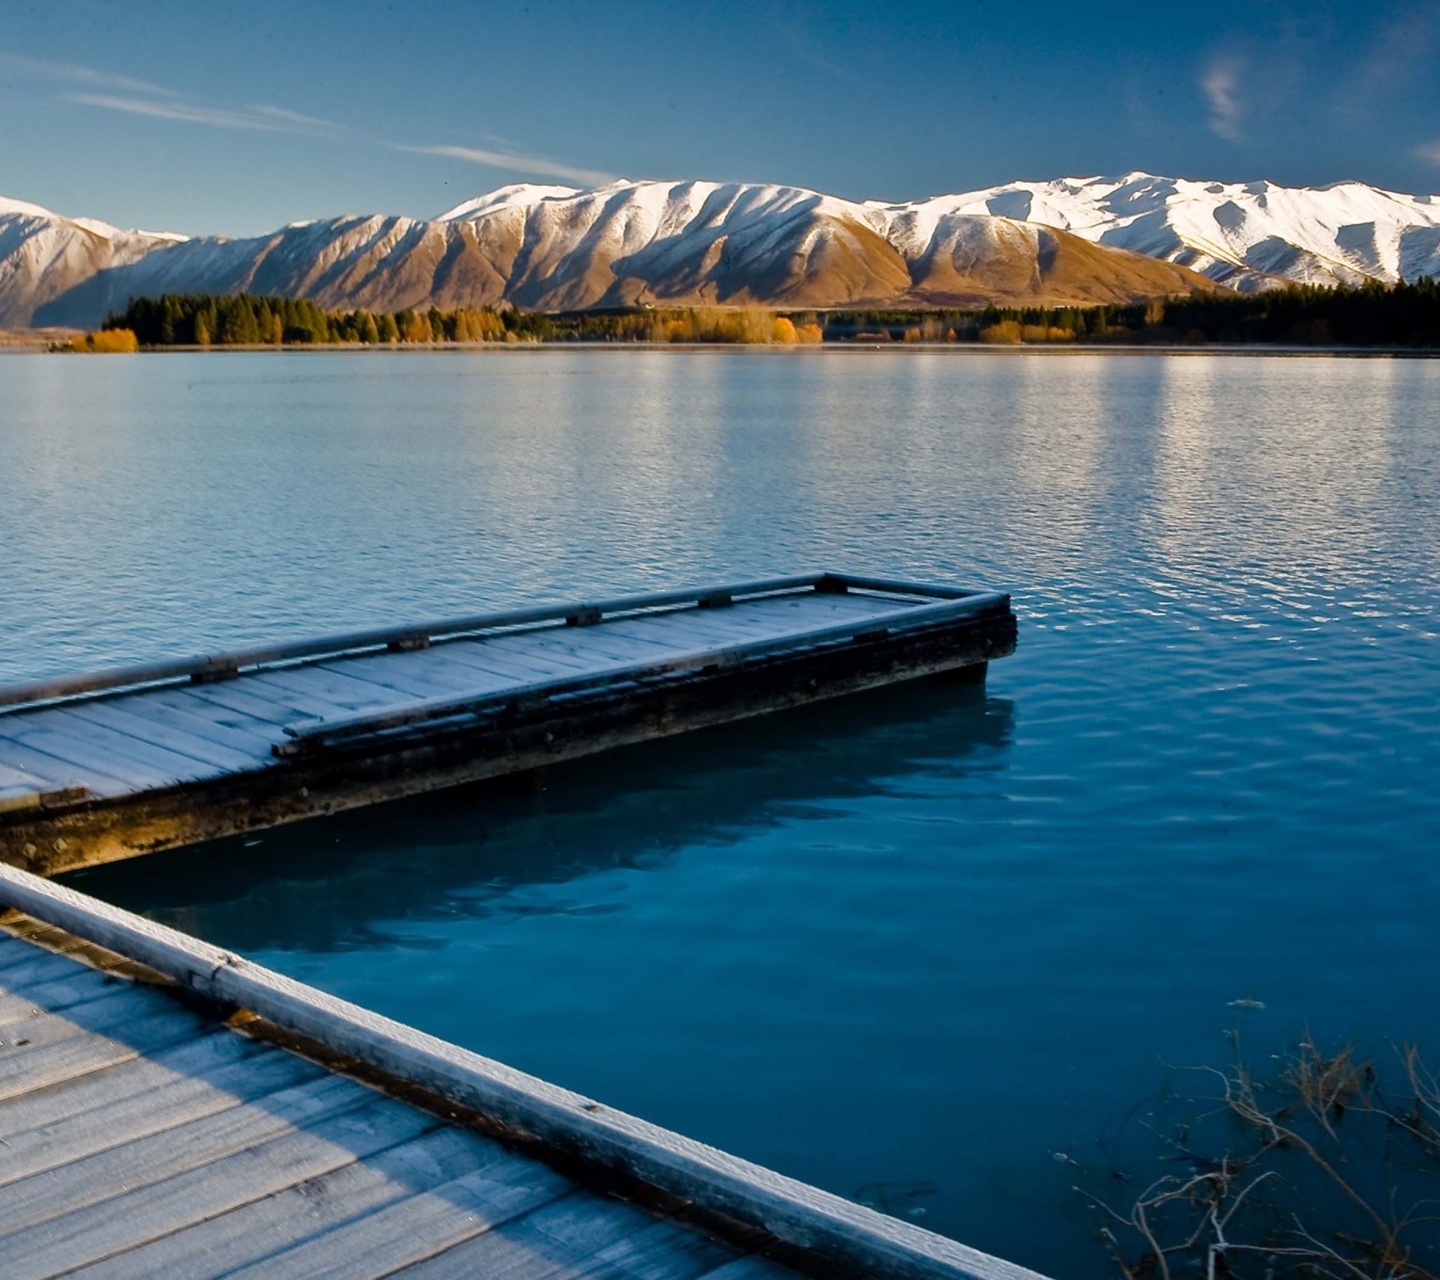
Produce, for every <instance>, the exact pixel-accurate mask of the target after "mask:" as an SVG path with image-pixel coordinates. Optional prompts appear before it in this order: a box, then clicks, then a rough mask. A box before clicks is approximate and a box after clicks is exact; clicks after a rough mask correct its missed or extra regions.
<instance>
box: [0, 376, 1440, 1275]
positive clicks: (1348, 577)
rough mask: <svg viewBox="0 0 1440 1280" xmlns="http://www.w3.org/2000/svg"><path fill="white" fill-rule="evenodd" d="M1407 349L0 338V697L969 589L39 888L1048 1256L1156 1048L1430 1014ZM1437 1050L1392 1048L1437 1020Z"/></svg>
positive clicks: (1421, 424)
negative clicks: (995, 598)
mask: <svg viewBox="0 0 1440 1280" xmlns="http://www.w3.org/2000/svg"><path fill="white" fill-rule="evenodd" d="M1437 406H1440V364H1436V363H1434V362H1427V361H1387V360H1364V361H1360V360H1335V359H1286V358H1272V357H1265V358H1256V359H1243V360H1242V359H1226V358H1221V357H1214V356H1186V357H1153V356H1146V355H1129V354H1127V355H1115V356H1107V357H1098V356H1085V355H1066V356H1063V357H1056V358H1048V357H1039V358H1031V357H1027V356H1023V355H1022V356H1020V357H1018V358H1016V357H1012V356H1010V355H996V354H990V353H976V352H958V351H957V352H932V353H916V352H895V353H886V352H863V351H852V352H833V351H826V352H805V353H779V352H760V353H741V352H734V353H725V354H714V353H701V352H674V353H671V352H649V353H641V352H606V351H600V352H575V351H562V350H547V351H543V352H517V353H505V354H494V355H477V354H467V353H450V352H446V353H412V354H404V355H388V354H385V353H369V354H356V355H344V354H339V353H304V354H301V353H282V354H275V353H254V354H246V355H237V354H228V355H223V356H218V357H217V356H203V355H175V356H166V357H157V358H154V359H149V358H145V359H140V360H129V361H125V360H113V361H107V360H90V361H86V360H60V359H46V358H39V357H36V358H28V357H17V358H13V359H5V360H0V547H3V548H4V550H5V554H6V572H5V574H4V575H3V576H0V619H3V622H4V625H3V627H0V679H11V678H23V677H28V676H38V675H42V674H44V673H46V672H49V671H54V670H58V669H65V668H70V667H73V666H76V665H79V664H83V663H91V662H98V661H122V660H131V659H143V658H152V657H156V656H159V655H163V654H168V653H173V652H175V651H176V650H190V649H194V648H199V647H202V646H210V645H215V644H225V643H233V642H238V641H248V640H254V639H257V638H265V637H270V636H285V635H296V634H302V633H310V632H315V631H318V630H328V629H337V628H344V627H350V626H361V625H369V624H374V623H376V622H380V621H390V620H393V619H395V618H397V617H403V618H414V617H417V616H423V615H427V614H441V615H444V614H449V613H454V612H457V611H461V610H464V611H470V610H475V609H478V608H481V607H485V606H488V605H497V606H498V605H502V604H505V603H510V602H514V601H519V600H533V599H536V598H556V597H562V598H563V597H567V596H574V595H576V594H587V593H590V592H592V591H597V590H605V591H610V590H624V589H631V588H643V587H647V586H652V585H655V584H658V583H667V584H673V583H675V582H677V581H703V580H706V579H711V580H714V579H716V578H720V577H730V576H732V575H741V576H749V575H750V574H768V573H773V572H790V571H794V570H795V569H797V568H800V567H804V568H811V567H816V566H827V565H833V566H836V567H840V568H851V567H854V568H861V569H873V570H876V571H881V572H886V573H890V574H894V575H910V576H915V577H921V578H934V579H937V580H941V581H959V582H962V583H967V584H968V583H984V584H987V585H992V586H996V587H1002V588H1009V589H1011V590H1012V591H1013V592H1014V593H1015V598H1016V607H1017V611H1018V612H1019V613H1020V615H1021V636H1020V649H1019V651H1018V653H1017V654H1016V655H1015V656H1014V657H1012V658H1009V659H1006V660H1005V661H1003V662H1000V663H997V664H995V666H994V668H993V669H992V671H991V676H990V683H989V686H988V689H987V690H985V691H983V692H977V691H976V690H974V689H964V688H955V687H945V686H931V685H922V686H916V687H914V688H913V689H907V690H901V691H889V692H885V693H881V694H878V695H875V696H872V697H867V698H865V699H857V700H855V701H853V702H849V703H841V704H836V705H834V706H828V707H816V708H810V709H807V710H805V711H804V712H797V713H794V714H789V715H786V716H781V717H770V718H765V719H763V720H757V721H754V722H751V723H748V724H737V725H734V726H731V727H729V728H726V729H723V730H719V731H715V732H708V733H705V734H698V735H694V736H692V737H687V738H684V739H681V740H677V741H673V742H666V743H659V744H651V745H649V746H646V747H641V748H635V749H633V750H627V751H624V752H618V753H615V754H614V755H613V756H607V757H603V758H600V759H596V760H593V761H588V762H586V761H582V762H577V763H575V764H573V765H569V766H566V767H564V768H560V769H555V770H553V771H551V772H550V773H548V774H547V775H546V777H545V779H544V783H545V789H544V790H540V791H531V792H520V791H516V790H514V789H513V788H512V789H511V790H510V791H508V792H507V791H505V790H503V789H497V788H494V787H491V788H476V789H472V790H470V791H466V792H463V793H457V794H455V795H453V796H449V797H444V798H441V797H435V798H431V799H429V800H424V801H415V802H410V803H406V804H401V805H396V806H393V807H391V808H388V809H377V810H370V811H367V812H366V813H364V814H362V815H352V816H350V817H342V818H337V819H334V820H327V821H324V822H315V823H310V824H306V825H304V826H297V827H295V828H292V829H289V830H286V831H282V832H273V833H267V834H265V835H263V836H261V837H258V840H259V843H250V842H249V841H245V840H236V841H228V842H222V843H220V844H215V845H209V846H206V847H204V848H202V849H198V850H192V851H189V852H187V853H184V854H180V853H176V854H171V855H165V856H163V857H157V858H154V859H151V860H149V861H140V862H136V863H132V864H129V865H122V866H117V867H112V868H108V869H102V870H98V871H95V872H92V873H88V874H86V875H84V876H82V877H78V880H79V882H80V883H83V884H84V885H85V886H86V887H88V888H91V889H94V890H96V891H99V892H102V893H103V894H105V895H107V896H110V897H112V898H114V899H116V900H117V901H122V902H124V903H126V904H127V905H131V906H136V907H140V908H142V909H145V910H148V911H150V912H152V913H153V914H155V915H156V916H158V917H160V918H162V919H166V920H171V921H174V922H176V923H179V924H181V925H182V926H184V927H187V928H191V929H194V930H195V931H196V932H199V933H201V934H203V935H205V936H207V937H209V938H212V939H213V940H214V941H216V942H218V943H221V944H223V945H228V946H233V947H236V948H238V949H240V950H242V951H248V952H250V953H252V954H254V955H255V956H256V957H257V958H258V959H260V960H262V961H263V962H265V963H269V964H272V965H274V966H276V967H277V968H280V969H282V970H284V971H286V972H290V973H293V974H295V975H297V976H299V977H301V978H304V979H306V980H308V981H312V982H315V983H317V984H318V985H320V986H322V987H324V988H326V989H328V990H331V991H334V992H337V993H338V994H341V995H343V996H345V997H347V998H350V999H353V1000H356V1001H358V1002H360V1003H362V1004H365V1005H367V1006H371V1007H374V1008H377V1009H380V1010H382V1011H384V1012H386V1013H389V1014H392V1015H394V1016H396V1017H399V1018H402V1019H404V1020H406V1021H409V1022H413V1023H415V1024H417V1025H419V1026H422V1027H424V1028H426V1029H427V1030H430V1031H433V1032H435V1033H436V1034H439V1035H442V1036H446V1037H448V1038H450V1039H453V1040H456V1041H458V1042H460V1043H463V1044H466V1045H469V1046H471V1047H472V1048H475V1049H477V1050H479V1051H481V1052H484V1053H488V1054H491V1055H494V1056H496V1057H498V1058H501V1059H503V1060H505V1061H509V1062H513V1063H515V1064H516V1065H518V1066H521V1067H524V1068H527V1069H529V1070H532V1071H535V1072H537V1073H539V1074H541V1075H544V1076H546V1077H548V1078H552V1079H555V1080H559V1081H561V1082H563V1083H566V1084H569V1085H572V1086H574V1087H576V1088H579V1089H581V1090H583V1091H585V1092H588V1093H591V1094H593V1095H595V1096H598V1097H600V1098H603V1099H604V1100H606V1101H607V1102H610V1103H612V1104H614V1105H617V1106H621V1107H625V1108H628V1109H630V1110H633V1111H636V1112H639V1113H641V1114H643V1115H645V1116H647V1117H649V1118H651V1119H654V1120H656V1121H658V1122H659V1123H662V1124H667V1125H671V1126H673V1127H675V1128H678V1129H680V1130H683V1131H685V1132H687V1133H692V1134H694V1135H696V1136H698V1137H701V1138H704V1139H707V1140H709V1141H712V1142H715V1143H718V1144H719V1145H721V1146H724V1147H728V1148H730V1149H733V1150H736V1151H738V1152H740V1153H742V1154H744V1155H747V1156H750V1157H752V1158H755V1159H758V1160H760V1161H762V1162H764V1163H767V1164H770V1165H774V1166H775V1167H778V1168H781V1169H784V1170H786V1171H787V1172H790V1173H793V1174H795V1175H797V1176H799V1177H802V1178H806V1179H809V1180H811V1181H815V1182H818V1183H820V1184H822V1185H824V1186H828V1187H831V1188H834V1189H835V1190H837V1191H840V1192H842V1193H844V1194H848V1195H852V1196H856V1197H858V1198H863V1199H868V1200H871V1201H873V1202H875V1203H878V1204H882V1205H884V1206H887V1207H888V1208H889V1209H890V1210H891V1211H893V1212H897V1213H901V1214H907V1215H909V1214H923V1217H921V1218H919V1219H918V1220H920V1221H923V1222H924V1223H925V1224H926V1225H930V1226H935V1227H937V1228H939V1229H941V1230H943V1231H947V1232H950V1233H952V1234H955V1235H958V1236H960V1237H961V1238H963V1239H965V1240H967V1241H969V1242H971V1243H973V1244H975V1245H977V1246H980V1247H983V1248H988V1249H991V1250H994V1251H997V1252H1000V1253H1004V1254H1007V1255H1009V1256H1012V1257H1015V1258H1016V1259H1017V1260H1020V1261H1024V1262H1027V1263H1029V1264H1031V1265H1033V1266H1036V1267H1039V1268H1041V1269H1044V1270H1049V1271H1051V1272H1052V1273H1054V1274H1057V1275H1065V1276H1077V1277H1085V1276H1099V1275H1104V1274H1108V1266H1107V1263H1106V1259H1105V1255H1104V1252H1103V1250H1102V1249H1101V1248H1100V1246H1099V1245H1098V1244H1097V1243H1096V1242H1095V1239H1094V1224H1093V1222H1092V1221H1091V1220H1090V1218H1089V1217H1088V1216H1087V1213H1086V1211H1085V1209H1084V1206H1083V1205H1082V1204H1081V1203H1080V1202H1079V1201H1078V1199H1077V1197H1075V1195H1074V1193H1073V1192H1072V1191H1071V1190H1070V1183H1071V1182H1073V1181H1074V1180H1075V1179H1076V1177H1078V1176H1079V1175H1078V1174H1076V1173H1075V1172H1074V1170H1073V1169H1072V1167H1071V1166H1069V1165H1068V1164H1066V1163H1064V1162H1063V1161H1057V1160H1056V1158H1055V1153H1056V1152H1061V1153H1075V1152H1085V1151H1090V1150H1094V1149H1095V1148H1096V1139H1097V1138H1098V1137H1102V1136H1106V1135H1111V1134H1114V1133H1115V1132H1117V1131H1119V1130H1120V1129H1122V1128H1123V1126H1124V1125H1126V1124H1127V1123H1128V1124H1132V1125H1133V1124H1134V1122H1135V1121H1134V1117H1135V1107H1136V1104H1137V1102H1139V1101H1141V1100H1143V1099H1146V1098H1148V1097H1150V1096H1151V1095H1152V1094H1153V1092H1154V1090H1155V1088H1156V1087H1157V1085H1158V1084H1159V1082H1160V1079H1161V1069H1160V1066H1159V1064H1160V1063H1161V1062H1170V1063H1198V1062H1214V1061H1219V1060H1222V1059H1223V1058H1224V1057H1225V1055H1226V1054H1227V1053H1228V1046H1227V1043H1226V1041H1225V1039H1224V1035H1223V1032H1224V1031H1225V1029H1226V1028H1227V1027H1228V1026H1230V1025H1231V1023H1232V1022H1233V1017H1234V1010H1233V1009H1232V1008H1231V1007H1230V1005H1231V1002H1232V1001H1234V1000H1236V999H1241V998H1246V999H1256V1000H1260V1001H1263V1002H1264V1004H1265V1006H1266V1007H1265V1009H1264V1011H1263V1012H1258V1013H1256V1014H1254V1015H1253V1017H1251V1018H1250V1019H1249V1022H1250V1026H1249V1029H1248V1030H1247V1036H1248V1037H1249V1038H1250V1042H1251V1043H1252V1045H1254V1046H1255V1048H1256V1051H1257V1052H1264V1051H1266V1049H1267V1047H1268V1046H1271V1045H1278V1044H1280V1043H1282V1042H1283V1041H1284V1040H1285V1039H1286V1038H1287V1037H1291V1036H1293V1035H1295V1034H1296V1032H1297V1031H1298V1029H1299V1028H1300V1027H1301V1026H1302V1025H1304V1024H1308V1025H1309V1026H1310V1027H1311V1028H1312V1029H1313V1030H1314V1032H1315V1034H1316V1035H1317V1036H1319V1037H1320V1038H1321V1039H1325V1038H1327V1037H1329V1038H1331V1039H1333V1038H1336V1037H1342V1036H1347V1035H1354V1036H1356V1037H1357V1038H1359V1039H1360V1040H1361V1041H1362V1042H1366V1043H1370V1044H1375V1045H1379V1044H1382V1043H1383V1042H1384V1041H1385V1040H1386V1039H1387V1038H1390V1039H1395V1040H1403V1039H1407V1038H1414V1037H1418V1038H1421V1039H1422V1040H1424V1039H1426V1038H1427V1037H1430V1028H1431V1027H1432V1026H1433V1024H1434V1023H1435V1013H1436V997H1435V992H1436V991H1437V990H1440V950H1437V948H1436V947H1435V945H1434V921H1435V920H1436V919H1437V918H1440V862H1437V860H1436V859H1435V858H1434V856H1433V855H1432V854H1431V853H1430V850H1431V849H1433V848H1437V847H1440V818H1437V810H1436V805H1435V796H1436V795H1437V794H1440V718H1437V717H1436V715H1435V714H1434V708H1435V704H1436V699H1437V695H1440V676H1437V667H1436V657H1435V654H1436V648H1435V646H1436V641H1437V632H1440V626H1437V617H1440V557H1437V556H1436V555H1435V554H1434V548H1435V547H1436V545H1437V542H1440V503H1437V502H1436V493H1437V490H1440V408H1437ZM1431 1040H1432V1051H1433V1052H1440V1042H1435V1041H1434V1040H1433V1037H1431Z"/></svg>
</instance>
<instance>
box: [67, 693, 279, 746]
mask: <svg viewBox="0 0 1440 1280" xmlns="http://www.w3.org/2000/svg"><path fill="white" fill-rule="evenodd" d="M74 705H75V706H76V707H77V708H78V707H84V706H106V707H116V708H123V709H124V710H126V711H127V712H130V713H131V714H133V715H137V716H141V717H143V718H145V719H147V720H156V721H159V722H160V723H161V724H165V725H170V726H173V727H174V728H176V729H178V730H180V731H181V732H183V733H186V734H188V735H190V736H191V737H193V738H199V739H201V740H202V741H205V742H212V743H215V744H216V745H217V746H221V747H225V748H227V749H228V750H230V751H233V752H238V753H239V754H241V755H247V756H262V757H263V756H264V755H265V753H266V752H267V751H268V750H269V748H270V744H271V743H272V742H274V741H275V739H276V737H277V736H279V735H278V734H277V732H276V730H277V726H276V725H274V724H272V723H271V722H269V721H261V720H257V719H255V718H254V717H253V716H242V715H240V714H239V713H238V712H234V711H229V710H227V709H226V708H223V707H218V706H216V705H215V704H214V703H211V702H204V701H202V700H201V699H199V698H196V697H194V696H192V695H191V694H190V692H189V691H188V690H185V689H157V690H156V691H155V692H154V693H147V694H127V695H124V696H122V697H117V698H109V699H97V700H96V701H95V702H93V703H76V704H74Z"/></svg>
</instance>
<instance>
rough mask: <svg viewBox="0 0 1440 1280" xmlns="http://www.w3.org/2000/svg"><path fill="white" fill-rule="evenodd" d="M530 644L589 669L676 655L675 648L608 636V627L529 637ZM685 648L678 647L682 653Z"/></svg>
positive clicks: (656, 660) (606, 625)
mask: <svg viewBox="0 0 1440 1280" xmlns="http://www.w3.org/2000/svg"><path fill="white" fill-rule="evenodd" d="M531 643H532V644H535V645H536V646H542V645H543V647H544V648H545V649H546V651H548V652H557V653H569V654H574V655H575V656H576V657H577V658H581V659H583V660H585V661H586V662H588V663H589V664H590V665H591V666H592V667H595V668H602V667H610V666H621V665H626V664H629V663H633V662H658V661H664V659H665V657H666V656H667V654H670V653H674V652H676V651H677V647H676V646H669V645H667V646H663V647H662V646H657V645H654V644H651V643H649V642H648V641H640V640H631V639H628V638H627V637H625V636H618V635H611V634H610V633H609V629H608V624H602V625H601V626H598V627H577V628H575V629H574V630H572V631H568V632H566V633H565V634H564V635H563V636H562V635H555V636H544V637H542V636H540V635H538V634H537V635H535V636H533V637H531ZM683 647H684V646H681V648H682V649H683Z"/></svg>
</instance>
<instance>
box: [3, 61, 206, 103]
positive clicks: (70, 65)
mask: <svg viewBox="0 0 1440 1280" xmlns="http://www.w3.org/2000/svg"><path fill="white" fill-rule="evenodd" d="M0 68H5V69H7V70H9V71H10V72H11V73H12V74H15V75H22V76H32V77H34V78H36V79H40V80H51V81H58V82H59V83H62V84H85V85H93V86H95V87H96V88H101V89H120V90H123V91H124V92H127V93H146V94H154V95H158V96H160V97H165V98H170V97H179V96H181V95H179V94H177V93H176V92H175V90H173V89H167V88H165V87H164V86H163V85H158V84H153V83H152V82H151V81H149V80H137V79H136V78H135V77H134V76H122V75H116V74H115V73H114V72H111V71H99V70H97V69H96V68H94V67H82V66H81V65H80V64H79V63H77V62H51V61H50V60H49V59H46V58H30V57H26V56H25V55H23V54H19V53H3V52H0Z"/></svg>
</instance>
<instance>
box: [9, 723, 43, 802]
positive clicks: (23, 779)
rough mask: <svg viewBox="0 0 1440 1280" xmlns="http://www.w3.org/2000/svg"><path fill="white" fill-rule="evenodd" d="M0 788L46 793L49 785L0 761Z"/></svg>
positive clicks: (11, 763)
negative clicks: (20, 788)
mask: <svg viewBox="0 0 1440 1280" xmlns="http://www.w3.org/2000/svg"><path fill="white" fill-rule="evenodd" d="M0 723H3V721H0ZM0 787H24V788H25V789H26V790H29V791H46V790H48V789H49V784H48V783H46V781H45V779H44V778H41V777H39V776H37V775H36V774H34V773H32V772H31V771H30V770H28V769H23V768H21V767H20V766H19V765H18V764H15V763H13V762H10V761H4V760H0Z"/></svg>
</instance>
